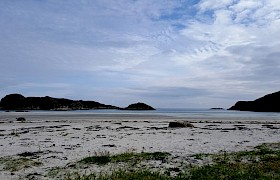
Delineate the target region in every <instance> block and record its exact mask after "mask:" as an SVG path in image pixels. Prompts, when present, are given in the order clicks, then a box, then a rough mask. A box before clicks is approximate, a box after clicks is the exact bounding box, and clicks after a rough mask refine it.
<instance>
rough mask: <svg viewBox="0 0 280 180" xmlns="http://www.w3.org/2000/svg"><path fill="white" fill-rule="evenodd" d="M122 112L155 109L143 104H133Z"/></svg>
mask: <svg viewBox="0 0 280 180" xmlns="http://www.w3.org/2000/svg"><path fill="white" fill-rule="evenodd" d="M124 110H155V108H153V107H151V106H149V105H147V104H145V103H141V102H138V103H135V104H130V105H129V106H127V107H126V108H124Z"/></svg>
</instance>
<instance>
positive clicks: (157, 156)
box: [79, 152, 170, 165]
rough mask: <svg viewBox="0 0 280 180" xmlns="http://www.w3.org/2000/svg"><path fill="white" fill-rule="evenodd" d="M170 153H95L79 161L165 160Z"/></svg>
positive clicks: (101, 162)
mask: <svg viewBox="0 0 280 180" xmlns="http://www.w3.org/2000/svg"><path fill="white" fill-rule="evenodd" d="M169 155H170V154H169V153H167V152H153V153H147V152H142V153H133V152H125V153H122V154H117V155H109V154H103V153H102V155H95V156H90V157H86V158H84V159H82V160H80V161H79V162H81V163H84V164H98V165H105V164H108V163H117V162H130V161H143V160H164V159H165V158H166V157H167V156H169Z"/></svg>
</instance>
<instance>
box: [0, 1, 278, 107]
mask: <svg viewBox="0 0 280 180" xmlns="http://www.w3.org/2000/svg"><path fill="white" fill-rule="evenodd" d="M0 24H1V28H0V72H1V75H0V97H1V98H2V97H4V96H5V95H7V94H10V93H20V94H22V95H24V96H52V97H60V98H70V99H75V100H79V99H82V100H95V101H98V102H101V103H105V104H112V105H116V106H121V107H125V106H127V105H129V104H131V103H135V102H144V103H147V104H149V105H152V106H154V107H156V108H170V107H173V108H211V107H223V108H229V107H230V106H232V105H233V104H235V102H236V101H238V100H254V99H256V98H259V97H261V96H263V95H265V94H268V93H272V92H276V91H279V90H280V78H279V77H280V3H279V0H117V1H116V0H24V1H23V0H0Z"/></svg>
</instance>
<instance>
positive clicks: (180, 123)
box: [168, 121, 194, 128]
mask: <svg viewBox="0 0 280 180" xmlns="http://www.w3.org/2000/svg"><path fill="white" fill-rule="evenodd" d="M168 127H170V128H185V127H189V128H194V125H193V124H191V123H190V122H188V121H174V122H169V125H168Z"/></svg>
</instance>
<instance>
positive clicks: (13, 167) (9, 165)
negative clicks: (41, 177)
mask: <svg viewBox="0 0 280 180" xmlns="http://www.w3.org/2000/svg"><path fill="white" fill-rule="evenodd" d="M0 164H1V165H2V167H3V170H6V171H11V172H14V171H19V170H21V169H26V168H30V167H34V166H35V167H37V166H40V165H42V163H41V162H39V161H35V160H32V159H28V158H11V157H7V158H0Z"/></svg>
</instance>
